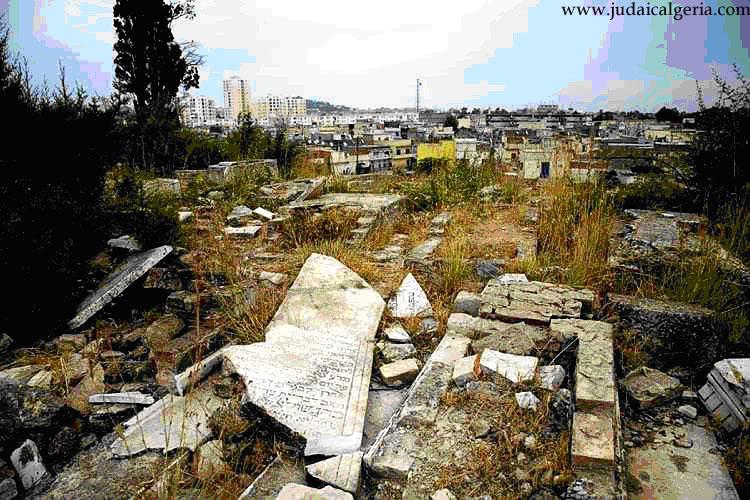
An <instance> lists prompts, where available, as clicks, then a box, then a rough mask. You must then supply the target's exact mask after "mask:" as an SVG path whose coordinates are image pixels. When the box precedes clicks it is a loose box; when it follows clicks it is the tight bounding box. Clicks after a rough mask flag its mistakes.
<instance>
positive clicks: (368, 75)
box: [174, 0, 538, 107]
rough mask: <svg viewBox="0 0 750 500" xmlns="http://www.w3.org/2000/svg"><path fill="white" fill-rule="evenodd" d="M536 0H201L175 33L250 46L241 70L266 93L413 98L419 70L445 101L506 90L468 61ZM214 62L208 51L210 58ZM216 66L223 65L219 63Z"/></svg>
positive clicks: (427, 87)
mask: <svg viewBox="0 0 750 500" xmlns="http://www.w3.org/2000/svg"><path fill="white" fill-rule="evenodd" d="M536 3H538V0H504V1H502V2H496V1H489V0H464V1H461V2H455V1H453V0H451V1H447V0H440V1H426V0H412V1H403V0H381V1H380V2H378V3H376V4H363V3H362V2H353V1H351V0H346V1H345V0H330V1H326V2H302V1H292V0H257V1H255V2H252V3H250V2H248V3H242V4H240V5H237V4H233V7H231V8H230V7H229V6H228V5H227V3H225V2H218V1H216V0H198V2H197V5H196V7H197V14H198V15H197V18H196V19H195V20H192V21H185V22H181V23H178V25H176V26H175V29H174V30H175V35H176V37H177V38H178V39H182V40H187V39H192V40H195V41H197V42H199V43H200V44H201V45H203V46H204V47H207V48H210V49H213V48H223V49H243V50H247V51H248V53H249V54H251V55H253V56H254V57H255V63H252V64H243V65H242V66H241V68H240V71H239V73H240V75H241V76H243V77H244V78H248V79H251V80H253V81H255V86H256V88H257V90H258V92H260V93H263V94H265V93H268V92H273V93H277V94H289V95H293V94H302V95H306V96H315V97H319V98H323V99H326V100H331V101H334V102H337V103H341V104H349V105H356V106H365V107H367V106H371V107H375V106H389V105H390V106H411V105H413V104H414V94H415V79H416V78H417V77H419V78H421V79H422V80H423V82H424V85H423V87H422V91H423V96H424V99H423V101H424V104H425V106H446V105H450V104H457V103H461V102H463V101H464V100H466V99H475V98H478V97H481V96H482V95H486V94H487V93H488V92H494V91H501V90H503V88H504V86H503V82H502V81H501V80H500V76H498V78H497V79H494V80H493V81H489V82H488V81H482V82H470V83H467V82H466V81H465V78H464V71H465V70H466V69H467V68H469V67H471V66H473V65H476V64H483V63H485V62H487V61H488V60H489V59H490V58H491V57H492V56H493V55H494V53H495V50H496V49H498V48H505V47H511V46H512V43H513V35H514V34H515V33H519V32H524V31H526V29H527V13H528V9H529V7H530V6H533V5H535V4H536ZM207 62H208V64H211V61H207ZM216 70H219V68H216Z"/></svg>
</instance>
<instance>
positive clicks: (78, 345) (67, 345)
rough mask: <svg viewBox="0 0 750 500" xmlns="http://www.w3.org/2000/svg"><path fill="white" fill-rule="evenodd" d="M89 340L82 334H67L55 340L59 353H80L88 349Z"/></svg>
mask: <svg viewBox="0 0 750 500" xmlns="http://www.w3.org/2000/svg"><path fill="white" fill-rule="evenodd" d="M87 343H88V340H86V335H84V334H82V333H66V334H63V335H60V336H59V337H57V338H56V339H55V340H54V344H55V347H56V348H57V350H58V351H79V350H81V349H83V348H84V347H86V344H87Z"/></svg>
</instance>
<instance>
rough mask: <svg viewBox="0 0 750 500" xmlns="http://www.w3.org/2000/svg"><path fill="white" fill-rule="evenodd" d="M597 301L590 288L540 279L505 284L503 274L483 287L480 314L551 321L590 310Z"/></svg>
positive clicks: (507, 319) (512, 320)
mask: <svg viewBox="0 0 750 500" xmlns="http://www.w3.org/2000/svg"><path fill="white" fill-rule="evenodd" d="M593 301H594V293H593V292H591V291H590V290H576V289H573V288H570V287H567V286H564V285H554V284H551V283H542V282H538V281H531V282H528V283H511V284H504V283H502V277H501V278H498V279H493V280H490V281H489V282H488V283H487V286H486V287H485V288H484V290H483V291H482V305H481V306H480V308H479V315H480V316H482V317H484V318H490V319H500V320H503V321H511V322H515V321H525V322H530V323H539V324H543V325H548V324H549V322H550V321H551V320H552V319H553V318H578V317H580V316H581V314H583V313H588V312H590V311H591V307H592V303H593Z"/></svg>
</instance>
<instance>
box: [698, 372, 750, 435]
mask: <svg viewBox="0 0 750 500" xmlns="http://www.w3.org/2000/svg"><path fill="white" fill-rule="evenodd" d="M698 397H699V398H700V400H701V402H702V403H703V405H704V406H705V407H706V409H707V410H708V412H709V413H710V414H711V415H712V416H713V417H714V418H715V419H716V420H718V422H719V423H720V424H721V426H722V427H723V429H724V430H725V431H726V432H728V433H733V432H735V431H736V430H738V429H740V428H742V427H743V426H744V424H745V422H746V421H747V419H748V417H747V414H748V408H750V358H734V359H723V360H721V361H718V362H717V363H715V364H714V367H713V369H712V370H711V371H710V372H709V374H708V377H707V380H706V384H705V385H704V386H703V387H701V388H700V390H699V391H698Z"/></svg>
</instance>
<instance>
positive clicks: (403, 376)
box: [380, 358, 419, 385]
mask: <svg viewBox="0 0 750 500" xmlns="http://www.w3.org/2000/svg"><path fill="white" fill-rule="evenodd" d="M418 373H419V365H417V360H416V359H414V358H409V359H403V360H400V361H395V362H393V363H388V364H385V365H383V366H381V367H380V376H381V377H382V379H383V382H384V383H386V384H387V385H401V384H405V383H407V382H411V381H412V380H414V379H415V378H416V377H417V374H418Z"/></svg>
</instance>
